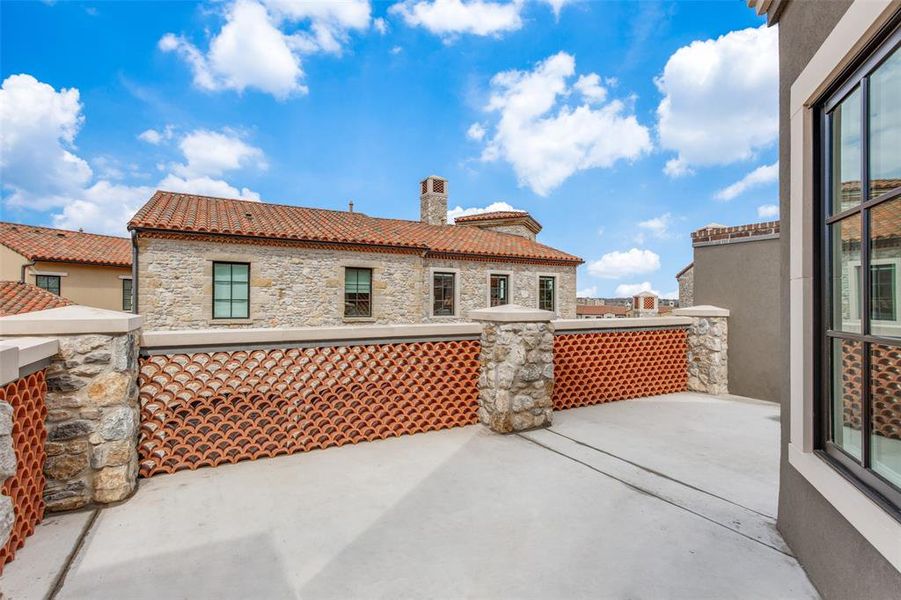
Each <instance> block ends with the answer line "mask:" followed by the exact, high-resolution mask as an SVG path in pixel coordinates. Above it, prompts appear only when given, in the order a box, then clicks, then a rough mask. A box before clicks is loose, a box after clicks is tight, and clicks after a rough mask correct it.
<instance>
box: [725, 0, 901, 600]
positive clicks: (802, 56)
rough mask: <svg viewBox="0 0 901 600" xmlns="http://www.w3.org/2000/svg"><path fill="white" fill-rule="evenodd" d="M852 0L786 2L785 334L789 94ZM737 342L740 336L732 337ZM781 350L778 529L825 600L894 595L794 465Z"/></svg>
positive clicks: (873, 559) (890, 578) (896, 579)
mask: <svg viewBox="0 0 901 600" xmlns="http://www.w3.org/2000/svg"><path fill="white" fill-rule="evenodd" d="M850 4H851V2H849V1H846V0H833V1H831V2H816V3H813V2H799V1H797V0H796V1H792V2H787V6H786V7H785V9H784V12H783V13H782V16H781V18H780V21H779V71H780V77H779V106H780V110H779V133H780V136H779V197H780V214H781V218H782V235H781V239H780V245H781V247H782V260H781V266H782V268H781V279H782V281H783V285H782V289H781V292H780V298H781V302H780V307H781V311H780V314H781V321H782V326H781V327H782V330H783V331H788V325H789V286H788V281H789V247H790V246H789V244H790V242H791V236H790V222H791V218H792V216H791V214H790V203H789V198H790V176H789V174H790V172H791V154H790V148H791V146H790V144H791V138H790V115H789V114H788V107H789V92H790V88H791V84H792V82H794V81H795V79H796V78H797V77H798V75H799V74H800V73H801V71H802V70H803V69H804V67H805V66H806V65H807V62H808V61H809V60H810V58H811V57H812V56H813V54H814V53H815V52H816V50H817V49H818V48H819V46H820V44H821V43H822V42H823V40H824V39H825V38H826V36H827V35H828V34H829V32H830V31H831V30H832V28H833V27H834V26H835V23H836V22H837V21H838V20H839V19H840V18H841V16H842V15H843V14H844V12H845V11H846V10H847V8H848V6H849V5H850ZM733 339H736V338H734V337H733ZM776 347H777V348H778V349H779V350H780V353H779V354H780V361H781V365H782V367H781V369H780V370H779V373H780V384H781V385H780V391H781V394H780V398H781V402H782V456H781V469H780V485H779V519H778V526H779V530H780V531H781V532H782V535H783V536H784V537H785V540H786V542H788V544H789V545H790V546H791V548H792V550H793V551H794V552H795V554H796V556H797V557H798V559H799V560H800V561H801V564H802V565H804V568H805V569H806V570H807V573H808V574H809V576H810V578H811V581H813V583H814V585H815V586H816V587H817V589H818V590H819V592H820V593H821V594H822V595H823V597H824V598H849V599H851V598H854V599H857V598H892V597H895V596H897V593H898V590H899V589H901V574H899V573H898V572H897V571H896V570H895V569H894V568H892V566H891V565H890V564H889V563H888V562H887V561H886V560H885V559H884V558H883V557H882V555H881V554H879V553H878V552H877V551H876V550H875V549H874V548H873V547H872V546H871V545H870V543H869V542H867V541H866V539H864V538H863V536H861V535H860V533H858V531H857V530H856V529H855V528H854V527H853V526H851V524H850V523H848V521H847V520H845V518H844V517H842V516H841V515H840V514H839V513H838V511H836V510H835V508H834V507H833V506H832V505H831V504H829V503H828V502H827V501H826V500H825V499H824V498H823V496H822V495H820V493H819V492H818V491H817V490H816V489H815V488H813V486H811V485H810V483H809V482H808V481H807V480H806V479H805V478H804V477H802V476H801V475H800V474H799V473H798V472H797V471H796V470H795V469H794V468H793V467H792V466H791V465H790V464H789V463H788V457H787V448H788V441H789V424H790V422H791V414H790V411H791V407H790V402H789V400H790V395H789V362H788V357H789V338H788V336H787V335H786V336H782V337H781V338H779V339H778V341H777V346H776Z"/></svg>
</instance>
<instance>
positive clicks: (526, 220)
mask: <svg viewBox="0 0 901 600" xmlns="http://www.w3.org/2000/svg"><path fill="white" fill-rule="evenodd" d="M454 223H455V224H458V225H475V226H476V227H493V226H495V225H522V226H523V227H525V228H526V229H528V230H529V231H531V232H532V233H534V234H536V235H537V234H538V232H539V231H541V223H539V222H538V221H536V220H535V219H533V218H532V215H530V214H529V213H527V212H526V211H524V210H498V211H494V212H486V213H479V214H475V215H465V216H462V217H457V218H456V219H454Z"/></svg>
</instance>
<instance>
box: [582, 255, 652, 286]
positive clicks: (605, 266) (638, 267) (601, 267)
mask: <svg viewBox="0 0 901 600" xmlns="http://www.w3.org/2000/svg"><path fill="white" fill-rule="evenodd" d="M659 268H660V256H658V255H657V254H656V253H654V252H652V251H650V250H639V249H638V248H632V249H631V250H627V251H625V252H620V251H618V250H616V251H614V252H608V253H607V254H605V255H604V256H602V257H601V258H600V259H598V260H595V261H592V262H590V263H588V273H589V274H591V275H593V276H595V277H603V278H605V279H619V278H620V277H627V276H629V275H638V274H641V273H651V272H653V271H656V270H657V269H659Z"/></svg>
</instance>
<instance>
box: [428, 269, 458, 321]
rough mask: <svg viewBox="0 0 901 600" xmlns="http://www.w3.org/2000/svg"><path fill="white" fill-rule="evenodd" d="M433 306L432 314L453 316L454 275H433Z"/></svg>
mask: <svg viewBox="0 0 901 600" xmlns="http://www.w3.org/2000/svg"><path fill="white" fill-rule="evenodd" d="M432 290H433V291H432V295H433V300H434V304H433V305H432V314H434V315H436V316H453V314H454V274H453V273H435V274H434V276H433V279H432Z"/></svg>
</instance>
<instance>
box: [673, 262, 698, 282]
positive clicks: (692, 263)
mask: <svg viewBox="0 0 901 600" xmlns="http://www.w3.org/2000/svg"><path fill="white" fill-rule="evenodd" d="M694 266H695V263H694V261H692V262H690V263H688V264H687V265H686V266H685V267H684V268H683V269H682V270H681V271H679V272H678V273H676V279H679V278H680V277H682V276H683V275H685V274H686V273H687V272H688V270H689V269H691V268H692V267H694Z"/></svg>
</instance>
